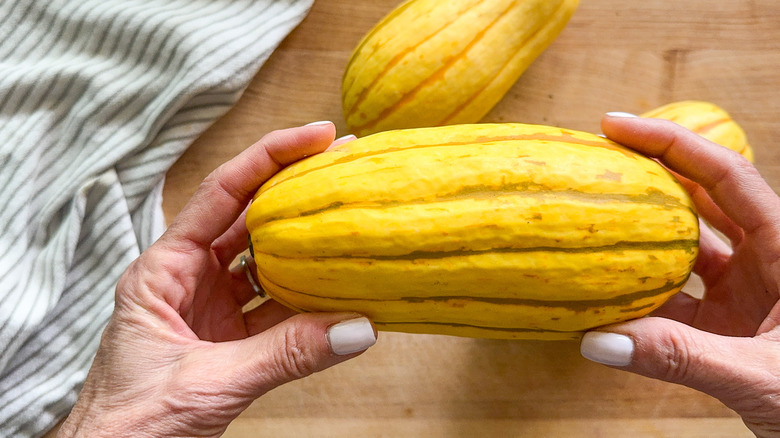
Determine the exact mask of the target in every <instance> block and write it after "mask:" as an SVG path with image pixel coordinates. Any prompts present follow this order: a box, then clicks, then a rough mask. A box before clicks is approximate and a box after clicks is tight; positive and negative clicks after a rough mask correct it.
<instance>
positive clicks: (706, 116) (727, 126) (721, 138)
mask: <svg viewBox="0 0 780 438" xmlns="http://www.w3.org/2000/svg"><path fill="white" fill-rule="evenodd" d="M642 117H652V118H656V119H666V120H671V121H673V122H676V123H677V124H679V125H682V126H684V127H686V128H688V129H690V130H691V131H693V132H695V133H697V134H699V135H701V136H702V137H704V138H706V139H707V140H710V141H711V142H713V143H717V144H719V145H721V146H725V147H727V148H729V149H732V150H735V151H737V152H739V153H740V154H742V155H743V156H744V157H745V158H747V159H748V160H750V161H751V162H752V161H753V148H751V147H750V144H749V143H748V141H747V136H746V135H745V131H744V130H743V129H742V127H741V126H739V124H737V122H735V121H734V120H733V119H732V118H731V116H730V115H729V113H727V112H726V111H725V110H724V109H723V108H721V107H719V106H717V105H715V104H714V103H710V102H702V101H696V100H685V101H680V102H674V103H670V104H668V105H664V106H662V107H659V108H656V109H654V110H652V111H648V112H646V113H644V114H642Z"/></svg>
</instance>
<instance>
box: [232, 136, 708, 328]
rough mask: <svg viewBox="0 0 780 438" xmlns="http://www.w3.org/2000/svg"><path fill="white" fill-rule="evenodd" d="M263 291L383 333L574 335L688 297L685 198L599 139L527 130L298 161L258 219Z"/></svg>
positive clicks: (415, 140)
mask: <svg viewBox="0 0 780 438" xmlns="http://www.w3.org/2000/svg"><path fill="white" fill-rule="evenodd" d="M246 221H247V228H248V230H249V231H250V234H251V241H252V246H253V254H254V258H255V261H256V262H257V274H258V277H259V279H260V282H261V283H262V286H263V287H264V288H265V290H266V291H267V292H268V293H269V295H270V296H272V297H273V298H275V299H276V300H278V301H280V302H281V303H283V304H286V305H287V306H289V307H291V308H293V309H297V310H301V311H357V312H360V313H363V314H365V315H367V316H368V317H370V318H371V319H372V320H373V321H374V322H375V324H376V326H377V327H378V328H379V329H381V330H390V331H404V332H421V333H438V334H449V335H458V336H471V337H488V338H525V339H575V338H578V337H579V336H580V335H581V332H582V331H583V330H587V329H590V328H592V327H596V326H600V325H604V324H609V323H614V322H617V321H622V320H627V319H631V318H636V317H640V316H642V315H645V314H647V313H648V312H650V311H651V310H653V309H655V308H657V307H658V306H660V305H661V304H662V303H663V302H664V301H665V300H666V299H667V298H668V297H670V296H671V295H673V294H675V293H676V292H678V291H679V290H680V289H681V288H682V286H683V285H684V284H685V282H686V280H687V279H688V276H689V274H690V272H691V269H692V266H693V263H694V260H695V257H696V254H697V251H698V221H697V216H696V213H695V212H694V208H693V206H692V204H691V200H690V199H689V197H688V195H687V193H686V192H685V191H684V190H683V189H682V188H681V186H680V185H679V184H678V182H677V180H676V179H675V178H674V177H673V176H672V175H670V174H669V173H668V172H667V171H666V170H665V169H664V168H663V167H661V166H660V165H659V164H657V163H656V162H654V161H652V160H649V159H647V158H645V157H643V156H640V155H638V154H636V153H635V152H632V151H630V150H628V149H626V148H623V147H622V146H619V145H617V144H615V143H612V142H611V141H609V140H606V139H604V138H601V137H599V136H596V135H592V134H587V133H582V132H576V131H570V130H566V129H559V128H552V127H546V126H535V125H522V124H477V125H455V126H445V127H437V128H420V129H409V130H397V131H388V132H383V133H379V134H375V135H371V136H368V137H364V138H361V139H359V140H355V141H352V142H349V143H346V144H342V145H339V146H338V147H335V148H333V149H331V150H329V151H327V152H324V153H321V154H319V155H315V156H312V157H309V158H307V159H305V160H303V161H300V162H298V163H296V164H294V165H292V166H289V167H287V168H285V169H284V170H282V171H281V172H280V173H278V174H277V175H276V176H274V177H273V178H272V179H271V180H269V181H268V182H267V183H266V184H264V185H263V186H262V187H261V188H260V190H259V191H258V192H257V194H256V195H255V198H254V201H253V202H252V204H251V206H250V208H249V211H248V214H247V220H246Z"/></svg>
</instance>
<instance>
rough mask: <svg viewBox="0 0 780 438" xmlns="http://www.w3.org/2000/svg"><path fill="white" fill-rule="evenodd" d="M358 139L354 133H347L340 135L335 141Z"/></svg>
mask: <svg viewBox="0 0 780 438" xmlns="http://www.w3.org/2000/svg"><path fill="white" fill-rule="evenodd" d="M356 139H357V137H355V135H354V134H347V135H345V136H343V137H339V138H337V139H335V140H333V141H352V140H356Z"/></svg>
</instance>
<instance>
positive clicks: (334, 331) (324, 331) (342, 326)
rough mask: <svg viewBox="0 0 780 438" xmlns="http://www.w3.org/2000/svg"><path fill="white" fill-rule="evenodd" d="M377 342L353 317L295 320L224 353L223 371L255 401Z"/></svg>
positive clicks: (315, 315)
mask: <svg viewBox="0 0 780 438" xmlns="http://www.w3.org/2000/svg"><path fill="white" fill-rule="evenodd" d="M375 342H376V331H375V330H374V327H373V325H372V324H371V323H370V322H369V321H368V319H366V318H364V317H359V316H358V315H354V314H343V313H342V314H334V313H307V314H299V315H295V316H293V317H291V318H288V319H286V320H284V321H283V322H281V323H279V324H277V325H275V326H273V327H271V328H269V329H268V330H266V331H264V332H262V333H260V334H258V335H255V336H250V337H248V338H246V339H242V340H240V341H236V344H234V345H231V346H229V347H227V351H226V352H225V354H226V356H225V364H228V365H230V368H229V369H227V370H226V372H227V373H230V374H232V375H233V377H232V378H230V380H231V381H235V382H241V384H242V385H243V386H244V389H245V391H247V392H248V393H250V394H252V395H253V396H255V397H259V396H260V395H262V394H264V393H265V392H267V391H269V390H271V389H273V388H275V387H277V386H279V385H281V384H283V383H287V382H290V381H292V380H296V379H299V378H302V377H305V376H308V375H310V374H313V373H315V372H317V371H321V370H323V369H326V368H328V367H330V366H333V365H335V364H337V363H340V362H343V361H345V360H347V359H350V358H353V357H355V356H357V355H359V354H360V353H362V352H363V351H364V350H366V349H367V348H368V347H370V346H372V345H374V343H375Z"/></svg>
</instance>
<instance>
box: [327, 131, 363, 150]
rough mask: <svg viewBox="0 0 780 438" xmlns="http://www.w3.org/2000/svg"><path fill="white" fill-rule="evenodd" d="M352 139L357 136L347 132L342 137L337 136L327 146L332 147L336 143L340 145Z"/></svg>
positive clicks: (355, 138)
mask: <svg viewBox="0 0 780 438" xmlns="http://www.w3.org/2000/svg"><path fill="white" fill-rule="evenodd" d="M352 140H357V137H356V136H355V135H354V134H347V135H345V136H343V137H339V138H337V139H335V140H333V143H331V145H330V146H328V149H330V148H334V147H336V146H338V145H342V144H344V143H349V142H350V141H352Z"/></svg>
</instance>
